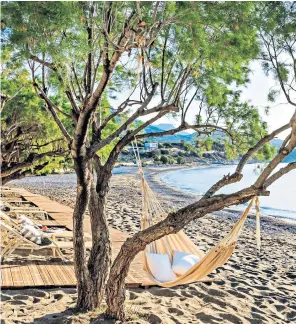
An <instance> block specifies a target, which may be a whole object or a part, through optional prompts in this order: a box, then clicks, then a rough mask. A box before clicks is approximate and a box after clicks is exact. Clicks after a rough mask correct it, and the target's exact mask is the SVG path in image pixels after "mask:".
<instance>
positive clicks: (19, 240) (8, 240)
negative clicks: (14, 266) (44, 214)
mask: <svg viewBox="0 0 296 324" xmlns="http://www.w3.org/2000/svg"><path fill="white" fill-rule="evenodd" d="M0 227H1V234H2V242H1V245H3V246H2V249H1V260H2V261H3V260H4V259H5V258H7V257H8V256H9V255H11V254H12V253H13V252H14V251H15V250H16V249H28V250H31V252H32V251H38V250H44V249H52V251H53V256H55V255H56V253H57V254H58V255H59V257H60V258H61V259H63V260H65V261H66V258H65V257H64V255H63V254H62V252H61V249H70V248H73V242H60V241H54V240H52V239H51V238H50V237H47V239H48V240H49V241H50V244H47V245H39V244H36V243H35V242H33V241H31V240H30V239H28V238H26V237H25V236H24V235H22V234H21V233H20V232H19V231H18V230H17V229H15V228H12V227H11V226H9V225H7V224H6V223H4V222H3V221H0ZM85 247H86V248H90V247H91V242H86V243H85Z"/></svg>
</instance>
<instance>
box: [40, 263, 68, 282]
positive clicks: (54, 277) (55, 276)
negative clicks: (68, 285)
mask: <svg viewBox="0 0 296 324" xmlns="http://www.w3.org/2000/svg"><path fill="white" fill-rule="evenodd" d="M42 267H44V268H45V269H46V270H47V272H48V273H49V275H50V277H51V279H52V281H53V283H54V285H55V286H58V287H60V286H63V284H64V282H63V280H62V279H61V278H60V277H59V275H58V273H57V272H56V271H55V269H54V265H51V264H44V265H42Z"/></svg>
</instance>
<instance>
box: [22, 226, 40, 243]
mask: <svg viewBox="0 0 296 324" xmlns="http://www.w3.org/2000/svg"><path fill="white" fill-rule="evenodd" d="M20 232H21V234H22V235H23V236H24V237H25V238H26V239H28V240H30V241H32V242H34V243H36V244H38V245H41V244H42V232H41V231H40V230H38V229H37V228H35V227H34V226H32V225H29V224H24V225H23V226H22V227H21V229H20Z"/></svg>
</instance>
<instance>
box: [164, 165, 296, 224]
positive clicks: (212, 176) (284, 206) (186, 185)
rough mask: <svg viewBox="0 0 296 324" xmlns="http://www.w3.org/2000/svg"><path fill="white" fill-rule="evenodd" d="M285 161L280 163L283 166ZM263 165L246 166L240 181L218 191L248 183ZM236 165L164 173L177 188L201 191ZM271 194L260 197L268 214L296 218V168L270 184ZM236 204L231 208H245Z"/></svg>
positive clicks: (263, 209)
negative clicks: (282, 163)
mask: <svg viewBox="0 0 296 324" xmlns="http://www.w3.org/2000/svg"><path fill="white" fill-rule="evenodd" d="M283 166H284V165H281V167H283ZM258 168H260V165H255V164H248V165H246V166H245V168H244V172H243V174H244V177H243V179H242V180H241V181H240V183H235V184H231V185H229V186H227V187H225V188H222V189H221V190H220V191H219V192H218V193H231V192H235V191H237V190H240V189H242V188H244V187H245V186H249V185H251V184H252V183H254V181H255V179H256V178H257V177H258V174H259V172H258V171H259V170H260V169H258ZM234 169H235V166H233V165H232V166H215V167H207V168H196V169H187V170H178V171H172V172H168V173H165V174H163V175H162V176H161V178H162V180H163V181H164V182H166V183H167V184H168V185H170V186H172V187H175V188H177V189H180V190H183V191H186V192H189V193H192V194H202V193H204V192H206V191H207V190H208V189H209V188H210V187H211V185H213V184H214V183H215V182H217V180H218V179H220V178H221V177H222V176H223V175H225V174H228V173H232V172H233V171H234ZM269 190H270V196H269V197H261V198H260V205H261V210H262V213H263V214H265V215H271V216H278V217H284V218H290V219H291V218H293V219H296V170H293V171H291V172H290V173H288V174H286V175H284V176H283V177H282V178H281V179H279V180H278V181H276V182H275V183H273V184H272V185H271V186H270V187H269ZM243 207H244V206H237V207H234V208H232V209H235V208H237V209H243Z"/></svg>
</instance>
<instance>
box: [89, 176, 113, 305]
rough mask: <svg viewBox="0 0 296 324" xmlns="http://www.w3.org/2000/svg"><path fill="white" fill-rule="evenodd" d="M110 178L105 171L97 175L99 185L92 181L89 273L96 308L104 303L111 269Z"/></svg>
mask: <svg viewBox="0 0 296 324" xmlns="http://www.w3.org/2000/svg"><path fill="white" fill-rule="evenodd" d="M110 177H111V174H107V173H106V172H105V171H104V170H101V172H100V173H99V174H97V185H96V186H95V185H94V182H93V181H92V185H91V196H90V203H89V212H90V220H91V230H92V242H93V245H92V249H91V253H90V257H89V260H88V271H89V276H90V280H91V282H92V289H93V290H94V291H95V292H96V296H93V298H96V304H97V306H96V307H98V306H99V305H100V304H101V302H102V299H103V296H104V293H105V287H106V282H107V279H108V276H109V272H110V267H111V241H110V235H109V228H108V223H107V219H106V203H107V194H108V192H109V179H110Z"/></svg>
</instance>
